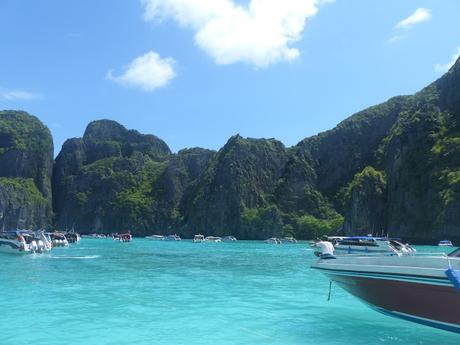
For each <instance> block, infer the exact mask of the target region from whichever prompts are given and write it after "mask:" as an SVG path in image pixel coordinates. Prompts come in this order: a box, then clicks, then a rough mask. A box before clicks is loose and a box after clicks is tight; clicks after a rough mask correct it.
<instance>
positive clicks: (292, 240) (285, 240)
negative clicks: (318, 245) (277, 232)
mask: <svg viewBox="0 0 460 345" xmlns="http://www.w3.org/2000/svg"><path fill="white" fill-rule="evenodd" d="M281 243H291V244H295V243H297V240H296V239H295V238H294V237H283V238H282V239H281Z"/></svg>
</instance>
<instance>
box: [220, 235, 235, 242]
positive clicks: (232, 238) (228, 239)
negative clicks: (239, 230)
mask: <svg viewBox="0 0 460 345" xmlns="http://www.w3.org/2000/svg"><path fill="white" fill-rule="evenodd" d="M235 241H238V240H237V239H236V237H235V236H225V237H223V238H222V242H235Z"/></svg>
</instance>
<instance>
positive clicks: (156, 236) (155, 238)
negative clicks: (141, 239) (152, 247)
mask: <svg viewBox="0 0 460 345" xmlns="http://www.w3.org/2000/svg"><path fill="white" fill-rule="evenodd" d="M145 238H146V239H149V240H154V241H164V239H165V237H164V236H163V235H150V236H146V237H145Z"/></svg>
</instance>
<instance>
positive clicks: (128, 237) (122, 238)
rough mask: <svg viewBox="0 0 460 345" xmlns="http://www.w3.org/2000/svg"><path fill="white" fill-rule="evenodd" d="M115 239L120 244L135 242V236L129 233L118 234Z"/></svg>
mask: <svg viewBox="0 0 460 345" xmlns="http://www.w3.org/2000/svg"><path fill="white" fill-rule="evenodd" d="M113 239H114V240H115V241H120V242H131V241H132V240H133V236H132V235H131V233H129V232H127V233H124V234H117V235H115V236H114V237H113Z"/></svg>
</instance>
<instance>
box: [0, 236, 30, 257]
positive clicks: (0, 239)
mask: <svg viewBox="0 0 460 345" xmlns="http://www.w3.org/2000/svg"><path fill="white" fill-rule="evenodd" d="M38 250H39V248H38V243H37V239H36V238H35V237H34V236H32V235H30V234H28V233H23V232H21V231H11V232H0V252H2V253H13V254H27V253H35V252H38Z"/></svg>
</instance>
